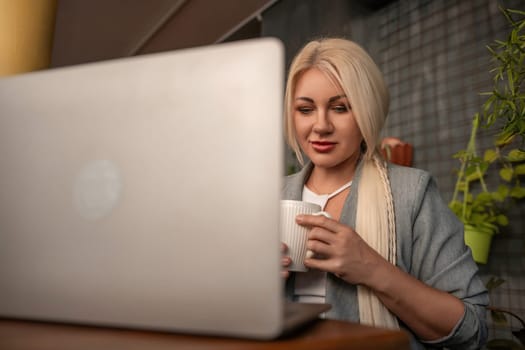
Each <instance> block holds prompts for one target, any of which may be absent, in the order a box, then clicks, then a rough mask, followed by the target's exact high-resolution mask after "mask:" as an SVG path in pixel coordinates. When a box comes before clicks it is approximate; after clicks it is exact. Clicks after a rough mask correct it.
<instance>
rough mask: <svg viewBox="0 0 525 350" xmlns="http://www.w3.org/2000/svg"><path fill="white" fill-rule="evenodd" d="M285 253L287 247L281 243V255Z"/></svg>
mask: <svg viewBox="0 0 525 350" xmlns="http://www.w3.org/2000/svg"><path fill="white" fill-rule="evenodd" d="M287 251H288V246H287V245H286V244H285V243H283V242H281V253H283V254H284V253H286V252H287Z"/></svg>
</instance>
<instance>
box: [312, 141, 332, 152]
mask: <svg viewBox="0 0 525 350" xmlns="http://www.w3.org/2000/svg"><path fill="white" fill-rule="evenodd" d="M310 144H311V145H312V148H313V149H314V150H315V151H316V152H319V153H327V152H330V151H331V150H333V149H334V148H335V145H336V143H335V142H328V141H311V142H310Z"/></svg>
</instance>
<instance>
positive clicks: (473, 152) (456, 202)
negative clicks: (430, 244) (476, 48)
mask: <svg viewBox="0 0 525 350" xmlns="http://www.w3.org/2000/svg"><path fill="white" fill-rule="evenodd" d="M501 11H502V13H503V14H504V16H505V18H506V19H507V21H508V23H509V25H510V27H511V31H510V34H509V36H508V37H507V40H505V41H501V40H497V41H495V42H494V44H492V45H490V46H488V47H487V48H488V50H489V52H490V54H491V56H492V58H493V60H494V62H495V63H496V67H495V68H494V69H493V70H492V71H491V72H492V73H493V74H494V88H493V90H492V91H491V92H485V93H482V95H485V96H487V99H486V101H485V102H484V103H483V105H482V110H481V112H479V113H476V114H475V115H474V117H473V121H472V129H471V134H470V138H469V141H468V144H467V147H466V148H465V149H464V150H461V151H459V152H457V153H456V154H455V155H454V157H455V158H457V159H459V161H460V163H461V167H460V169H459V171H458V172H457V181H456V185H455V188H454V194H453V197H452V200H451V201H450V203H449V207H450V208H451V209H452V211H453V212H454V213H455V214H456V215H457V216H458V218H460V219H461V221H462V222H463V223H464V224H465V226H466V227H469V228H477V229H480V230H485V231H490V232H492V233H496V232H498V231H499V228H500V227H502V226H506V225H508V222H509V220H508V217H507V215H506V213H507V211H508V209H509V207H510V206H511V205H512V203H513V202H515V201H516V200H520V199H522V198H525V186H524V184H523V183H522V181H521V179H520V177H521V176H522V175H525V150H524V149H523V144H524V141H525V92H524V86H523V81H524V80H525V33H524V32H525V12H523V11H518V10H510V9H508V10H505V9H501ZM513 16H514V17H517V18H513ZM480 126H482V127H484V128H487V129H491V130H492V131H495V135H496V136H495V138H494V146H493V147H491V148H489V149H487V150H485V151H484V152H480V151H479V150H478V146H477V141H476V137H477V135H478V131H479V127H480ZM509 148H510V149H509ZM496 166H498V170H499V171H498V173H499V181H497V184H495V185H494V186H493V187H494V188H495V190H491V189H490V188H489V185H488V183H487V176H488V173H489V171H490V169H492V168H493V167H496Z"/></svg>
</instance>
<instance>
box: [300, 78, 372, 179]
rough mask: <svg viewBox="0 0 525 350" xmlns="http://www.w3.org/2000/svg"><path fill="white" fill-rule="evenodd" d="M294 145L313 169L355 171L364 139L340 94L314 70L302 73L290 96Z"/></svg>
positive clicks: (341, 92) (343, 97)
mask: <svg viewBox="0 0 525 350" xmlns="http://www.w3.org/2000/svg"><path fill="white" fill-rule="evenodd" d="M293 99H294V101H293V104H294V105H293V118H294V124H295V134H296V137H297V141H298V142H299V145H300V146H301V149H302V150H303V152H304V153H305V154H306V155H307V156H308V158H310V160H311V161H312V163H313V164H314V165H315V166H316V167H321V168H326V169H337V168H344V169H346V168H347V167H354V166H355V164H356V162H357V159H358V158H359V154H360V145H361V141H362V139H363V137H362V135H361V131H360V130H359V127H358V126H357V123H356V120H355V118H354V114H353V113H352V109H351V103H350V101H348V99H347V98H346V96H345V94H344V92H343V90H342V89H341V88H339V87H338V86H336V85H334V84H333V83H332V82H331V81H330V80H329V79H328V78H327V76H326V75H325V74H324V73H323V72H321V71H320V70H318V69H316V68H312V69H309V70H307V71H305V72H304V73H302V75H301V76H300V77H299V79H298V80H297V84H296V87H295V94H294V96H293Z"/></svg>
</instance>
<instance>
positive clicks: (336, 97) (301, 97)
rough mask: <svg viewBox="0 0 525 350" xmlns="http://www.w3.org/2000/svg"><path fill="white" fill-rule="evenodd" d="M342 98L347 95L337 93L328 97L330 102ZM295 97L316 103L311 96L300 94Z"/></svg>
mask: <svg viewBox="0 0 525 350" xmlns="http://www.w3.org/2000/svg"><path fill="white" fill-rule="evenodd" d="M340 98H346V95H337V96H332V97H330V98H329V99H328V102H334V101H337V100H339V99H340ZM295 99H296V100H302V101H306V102H310V103H314V100H313V99H311V98H310V97H303V96H299V97H296V98H295Z"/></svg>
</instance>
